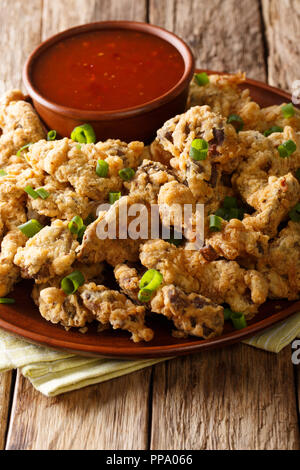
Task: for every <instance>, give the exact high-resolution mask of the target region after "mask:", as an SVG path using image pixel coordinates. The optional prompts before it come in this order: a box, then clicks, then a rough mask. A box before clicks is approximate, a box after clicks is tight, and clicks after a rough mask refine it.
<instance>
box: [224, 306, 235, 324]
mask: <svg viewBox="0 0 300 470" xmlns="http://www.w3.org/2000/svg"><path fill="white" fill-rule="evenodd" d="M232 314H233V311H232V310H230V308H224V320H225V321H227V320H230V318H231V315H232Z"/></svg>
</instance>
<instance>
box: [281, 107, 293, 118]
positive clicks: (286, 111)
mask: <svg viewBox="0 0 300 470" xmlns="http://www.w3.org/2000/svg"><path fill="white" fill-rule="evenodd" d="M281 112H282V115H283V117H284V118H285V119H288V118H291V117H293V116H294V114H295V108H294V106H293V105H292V103H288V104H285V105H284V106H282V107H281Z"/></svg>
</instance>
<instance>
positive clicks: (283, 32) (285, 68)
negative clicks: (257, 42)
mask: <svg viewBox="0 0 300 470" xmlns="http://www.w3.org/2000/svg"><path fill="white" fill-rule="evenodd" d="M262 5H263V16H264V22H265V31H266V37H267V41H268V49H269V55H268V75H269V82H270V84H271V85H277V86H280V87H281V88H284V89H286V90H288V91H290V90H291V86H292V83H293V81H294V80H300V2H299V0H284V1H283V0H262Z"/></svg>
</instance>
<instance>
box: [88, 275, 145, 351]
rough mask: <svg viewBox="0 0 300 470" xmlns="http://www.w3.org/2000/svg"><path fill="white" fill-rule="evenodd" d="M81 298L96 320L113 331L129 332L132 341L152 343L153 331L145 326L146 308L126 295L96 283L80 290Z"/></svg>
mask: <svg viewBox="0 0 300 470" xmlns="http://www.w3.org/2000/svg"><path fill="white" fill-rule="evenodd" d="M79 292H80V297H81V299H82V301H83V304H84V305H85V307H87V308H88V309H89V310H90V311H91V312H92V313H93V315H94V316H95V318H96V319H97V320H98V321H99V322H100V323H102V324H103V325H106V324H111V326H112V327H113V329H119V328H121V329H122V330H127V331H129V332H130V333H132V336H131V338H132V340H133V341H134V342H135V343H136V342H139V341H141V340H144V341H151V339H152V338H153V331H152V330H151V329H150V328H147V327H146V326H145V307H142V306H140V305H135V304H133V303H132V302H131V301H130V300H129V299H127V298H126V297H125V295H123V294H120V292H118V291H115V290H110V289H108V288H106V287H105V286H101V285H96V284H95V283H89V284H85V285H83V286H82V287H80V289H79Z"/></svg>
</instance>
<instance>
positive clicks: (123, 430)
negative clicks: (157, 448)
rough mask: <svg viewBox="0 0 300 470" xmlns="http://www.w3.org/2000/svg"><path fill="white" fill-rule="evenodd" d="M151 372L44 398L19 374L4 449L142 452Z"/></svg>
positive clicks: (145, 445)
mask: <svg viewBox="0 0 300 470" xmlns="http://www.w3.org/2000/svg"><path fill="white" fill-rule="evenodd" d="M150 374H151V368H150V369H146V370H144V371H140V372H137V373H134V374H129V375H127V376H124V377H121V378H119V379H114V380H111V381H109V382H106V383H103V384H99V385H96V386H92V387H88V388H85V389H83V390H79V391H76V392H71V393H67V394H65V395H62V396H59V397H57V398H46V397H44V396H43V395H41V394H40V393H38V392H37V391H35V390H34V388H33V387H32V386H31V384H30V383H29V381H27V380H26V379H24V378H23V377H22V376H21V375H20V374H18V379H17V383H16V390H17V392H16V393H15V400H14V405H13V409H12V416H11V421H10V426H9V433H8V438H7V446H6V448H7V449H9V450H11V449H44V450H57V449H58V450H61V449H65V450H73V449H83V450H91V449H96V450H101V449H110V450H119V449H129V450H131V449H138V450H142V449H146V447H147V439H148V399H149V383H150Z"/></svg>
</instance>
